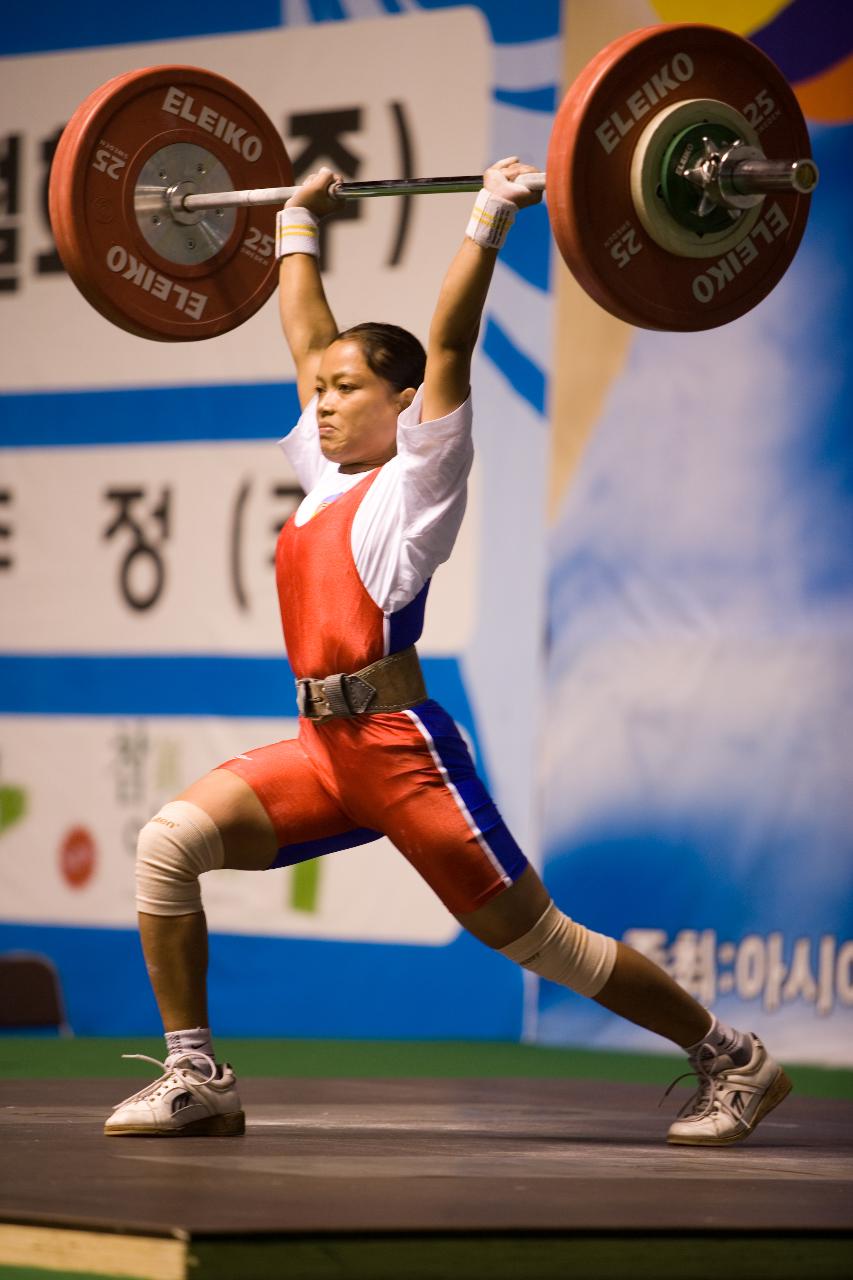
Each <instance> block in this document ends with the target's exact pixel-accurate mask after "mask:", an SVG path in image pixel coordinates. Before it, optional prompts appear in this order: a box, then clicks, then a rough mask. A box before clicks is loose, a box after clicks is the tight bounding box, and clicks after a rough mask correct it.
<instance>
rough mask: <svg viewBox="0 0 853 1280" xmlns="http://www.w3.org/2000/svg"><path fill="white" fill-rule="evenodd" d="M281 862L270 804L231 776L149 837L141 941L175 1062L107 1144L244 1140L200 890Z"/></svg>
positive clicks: (129, 1107) (189, 801) (219, 774)
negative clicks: (220, 1030) (214, 880)
mask: <svg viewBox="0 0 853 1280" xmlns="http://www.w3.org/2000/svg"><path fill="white" fill-rule="evenodd" d="M276 853H277V840H276V837H275V832H274V830H273V825H272V823H271V821H270V819H269V817H268V816H267V813H266V811H265V810H264V808H263V806H262V805H261V802H260V801H259V800H258V798H257V796H256V795H255V793H254V792H253V790H252V789H251V787H250V786H249V785H248V784H247V783H246V782H244V781H243V780H242V778H240V777H238V776H237V775H236V774H234V773H232V772H230V771H229V770H227V769H215V770H213V772H212V773H210V774H208V775H207V776H206V777H205V778H202V779H201V780H200V781H199V782H196V783H194V784H193V785H192V786H191V787H189V788H188V789H187V790H186V791H184V792H183V794H182V795H180V796H179V797H178V798H177V800H173V801H171V802H170V803H169V804H166V805H164V806H163V808H162V809H161V810H160V812H159V813H157V814H155V815H154V817H153V818H152V819H151V821H150V822H147V823H146V824H145V826H144V827H143V828H142V831H141V832H140V835H139V844H138V851H137V904H138V906H139V933H140V938H141V941H142V949H143V953H144V955H145V963H146V966H147V969H148V976H149V979H150V981H151V986H152V988H153V990H154V995H155V998H156V1000H157V1006H158V1008H159V1010H160V1016H161V1018H162V1021H163V1029H164V1031H165V1034H166V1048H167V1053H166V1059H165V1061H164V1062H163V1063H162V1064H159V1063H158V1064H157V1065H161V1066H162V1067H163V1075H162V1076H161V1077H160V1078H159V1079H158V1080H155V1081H154V1083H153V1084H151V1085H149V1086H148V1087H147V1088H145V1089H142V1090H141V1091H140V1092H139V1093H137V1094H134V1095H133V1097H131V1098H128V1099H126V1100H125V1101H124V1102H123V1103H120V1104H119V1105H118V1106H117V1107H116V1108H115V1110H114V1111H113V1114H112V1115H111V1116H110V1117H109V1119H108V1120H107V1122H106V1125H105V1126H104V1131H105V1133H106V1134H107V1135H110V1136H112V1135H117V1134H141V1135H151V1134H157V1135H162V1134H170V1135H176V1136H177V1135H188V1134H194V1135H200V1134H206V1135H217V1136H226V1135H230V1134H238V1133H242V1132H243V1129H244V1127H245V1122H244V1117H243V1110H242V1107H241V1104H240V1099H239V1096H238V1094H237V1089H236V1081H235V1078H234V1073H233V1071H232V1070H231V1068H230V1067H229V1066H228V1065H227V1064H218V1063H217V1062H216V1058H215V1054H214V1049H213V1041H212V1037H211V1033H210V1029H209V1025H208V1023H209V1019H208V1016H207V922H206V920H205V915H204V911H203V909H202V902H201V892H200V889H199V883H198V881H199V876H201V875H203V874H204V873H205V872H206V871H212V870H216V869H218V868H220V867H235V868H239V869H241V870H263V869H265V868H266V867H269V866H270V865H271V864H272V863H273V862H274V860H275V857H276ZM154 1061H155V1063H156V1060H154Z"/></svg>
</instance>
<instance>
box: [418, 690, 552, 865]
mask: <svg viewBox="0 0 853 1280" xmlns="http://www.w3.org/2000/svg"><path fill="white" fill-rule="evenodd" d="M408 714H409V715H410V716H413V717H415V718H416V719H417V720H419V721H420V723H421V724H422V725H423V727H424V728H425V729H426V731H427V733H428V734H429V736H430V738H431V739H432V747H433V750H434V751H435V753H436V755H437V756H438V758H439V760H440V761H441V764H442V766H443V768H444V769H445V770H446V772H447V776H448V779H449V781H450V782H452V783H453V785H454V787H455V788H456V790H457V791H458V793H459V796H460V798H461V800H462V803H463V804H464V805H465V808H466V809H467V810H468V813H469V814H470V815H471V818H472V819H473V821H474V822H475V823H476V825H477V827H478V829H479V831H480V833H481V835H482V837H483V839H484V840H485V842H486V844H487V845H488V846H489V849H490V850H491V851H492V854H493V855H494V857H495V858H496V860H497V861H498V863H499V864H500V866H501V867H502V869H503V871H504V872H505V874H506V875H507V876H508V877H509V879H510V880H517V879H518V877H519V876H520V875H521V873H522V871H523V870H524V869H525V867H526V866H527V858H526V857H525V856H524V854H523V852H522V851H521V849H520V848H519V846H518V845H517V844H516V842H515V839H514V837H513V836H512V833H511V832H510V830H509V828H508V827H507V825H506V823H505V822H504V820H503V818H502V817H501V815H500V813H499V812H498V809H497V806H496V805H495V802H494V800H492V797H491V796H490V795H489V793H488V791H487V790H486V788H485V786H484V784H483V782H482V781H481V780H480V778H479V776H478V775H477V771H476V769H475V768H474V762H473V760H472V759H471V754H470V752H469V751H468V747H467V746H466V744H465V740H464V738H463V737H462V735H461V734H460V732H459V730H458V729H457V728H456V724H455V723H454V721H453V719H452V718H451V717H450V716H449V715H448V714H447V712H446V711H445V710H444V707H441V706H439V704H438V703H437V702H433V701H432V699H430V700H429V701H428V702H423V703H421V704H420V705H419V706H417V707H414V708H413V709H412V710H411V711H410V712H409V713H408Z"/></svg>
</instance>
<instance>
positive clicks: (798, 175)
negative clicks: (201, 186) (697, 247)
mask: <svg viewBox="0 0 853 1280" xmlns="http://www.w3.org/2000/svg"><path fill="white" fill-rule="evenodd" d="M726 157H729V158H730V162H729V165H728V168H727V171H726V175H725V176H726V183H727V186H723V185H722V179H721V189H720V203H723V204H725V203H728V199H729V198H728V195H727V188H728V189H730V190H731V192H732V193H733V194H734V195H736V196H751V195H768V194H769V193H770V192H773V191H796V192H798V193H799V194H800V195H810V194H811V192H812V191H813V190H814V189H815V187H816V186H817V181H818V170H817V165H816V164H815V162H814V161H813V160H811V159H809V160H768V159H767V158H766V157H757V156H756V157H745V158H744V159H740V157H738V156H737V155H736V154H735V155H732V152H731V151H729V152H727V153H726V155H725V156H723V157H721V159H720V170H721V171H722V170H723V169H724V167H725V166H724V161H725V159H726ZM518 182H520V183H521V184H522V185H523V186H525V187H529V188H530V190H531V191H545V190H546V185H545V174H544V173H524V174H521V176H520V177H519V178H518ZM482 185H483V175H482V174H473V175H471V174H469V175H467V176H465V177H455V178H380V179H377V180H376V181H373V182H336V183H334V184H333V185H332V186H331V187H330V188H329V194H330V195H332V196H334V197H335V198H336V199H339V200H364V199H370V198H372V197H374V196H431V195H448V194H452V193H454V192H460V191H461V192H465V191H479V190H480V188H481V186H482ZM298 190H299V187H258V188H255V189H251V188H250V189H249V190H248V191H208V192H201V193H197V194H195V195H192V194H190V195H181V194H180V193H176V192H174V190H173V189H172V188H169V189H166V188H164V190H163V200H164V203H165V204H168V205H170V206H171V207H173V208H174V209H177V210H186V211H188V212H192V211H193V210H195V209H205V210H206V209H217V208H222V209H225V208H246V207H249V206H251V205H280V204H283V203H284V202H285V200H289V199H290V197H291V196H295V195H296V193H297V191H298Z"/></svg>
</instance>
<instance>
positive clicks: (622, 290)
mask: <svg viewBox="0 0 853 1280" xmlns="http://www.w3.org/2000/svg"><path fill="white" fill-rule="evenodd" d="M690 98H713V99H717V100H720V101H723V102H725V103H727V104H729V105H730V106H732V107H734V108H736V110H738V111H739V112H740V113H741V115H743V116H744V117H745V118H746V120H747V121H748V122H749V123H750V124H751V125H752V126H753V127H754V128H755V129H756V130H757V132H758V135H759V138H760V141H761V146H762V148H763V150H764V152H765V154H766V155H767V156H768V158H770V159H779V160H781V159H792V160H793V159H796V158H801V157H807V156H810V155H811V146H810V143H809V136H808V132H807V129H806V125H805V121H804V119H803V115H802V112H801V110H800V107H799V105H798V103H797V100H796V98H795V97H794V93H793V91H792V89H791V88H790V86H789V85H788V83H787V81H786V80H785V78H784V77H783V75H782V73H781V72H780V71H779V69H778V67H777V66H776V65H775V63H773V62H771V60H770V59H769V58H768V57H767V56H766V55H765V54H764V53H762V52H761V50H760V49H758V48H756V46H755V45H753V44H750V42H749V41H747V40H743V39H741V37H740V36H736V35H734V34H733V33H732V32H730V31H724V30H722V29H721V28H718V27H710V26H704V25H700V24H693V23H684V24H681V23H679V24H673V25H669V26H659V27H646V28H643V29H642V30H639V31H632V32H630V33H628V34H627V35H624V36H621V37H620V38H619V39H618V40H614V41H613V43H612V44H609V45H608V46H607V47H606V48H605V49H603V50H602V51H601V53H599V54H598V55H597V56H596V57H595V58H593V60H592V61H591V62H590V63H589V64H588V66H587V67H585V68H584V70H583V71H582V72H581V74H580V75H579V76H578V78H577V80H576V81H575V83H574V84H573V85H572V87H571V89H570V90H569V92H568V94H567V95H566V97H565V99H564V101H563V103H562V105H561V107H560V110H559V112H558V113H557V117H556V120H555V122H554V129H553V132H552V134H551V142H550V146H549V150H548V167H547V191H548V210H549V215H550V218H551V226H552V230H553V232H554V238H555V239H556V241H557V245H558V246H559V249H560V252H561V254H562V256H563V258H564V259H565V261H566V264H567V266H568V267H569V268H570V270H571V271H572V273H573V274H574V276H575V277H576V279H577V280H578V282H579V283H580V284H581V285H582V286H583V288H584V289H585V290H586V291H587V293H589V294H590V295H591V296H592V297H593V298H594V299H595V300H596V302H598V303H600V304H601V306H603V307H605V308H606V309H607V310H608V311H610V312H612V313H613V315H615V316H618V317H619V318H620V319H621V320H627V321H628V322H629V323H630V324H634V325H638V326H640V327H641V328H645V329H672V330H681V331H692V330H699V329H712V328H714V327H715V326H717V325H721V324H727V323H728V322H729V321H730V320H736V319H737V318H738V316H741V315H743V314H744V313H745V312H747V311H749V310H750V308H752V307H754V306H756V305H757V304H758V303H759V302H760V301H761V300H762V299H763V298H765V297H766V296H767V294H768V293H769V292H770V290H771V289H773V288H774V286H775V285H776V284H777V283H778V281H779V280H780V279H781V277H782V276H783V275H784V273H785V271H786V270H787V268H788V266H789V264H790V262H791V259H792V258H793V256H794V254H795V253H796V251H797V248H798V246H799V243H800V240H801V238H802V235H803V231H804V230H805V225H806V219H807V217H808V210H809V197H808V196H801V195H797V194H796V193H787V192H786V193H784V194H782V193H777V194H773V195H769V196H766V197H765V200H764V205H763V208H762V210H761V216H760V218H759V220H758V221H757V223H756V224H755V226H754V227H753V229H752V231H751V232H749V233H748V234H747V236H746V237H745V239H744V241H742V242H741V244H740V245H739V246H738V247H737V248H735V249H730V250H729V251H728V253H725V254H721V255H720V257H719V258H717V257H709V258H688V257H681V256H677V255H676V254H674V253H671V252H669V251H668V250H666V249H663V248H661V246H660V245H658V244H657V243H656V242H655V241H654V240H652V239H651V237H650V236H649V235H648V233H647V232H646V231H645V229H644V228H643V225H642V223H641V222H640V219H639V218H638V216H637V212H636V209H635V207H634V202H633V199H632V196H631V159H632V156H633V152H634V148H635V146H636V144H637V140H638V138H639V137H640V135H641V134H642V133H643V130H644V129H645V127H646V126H647V125H648V124H649V123H650V122H651V121H653V120H654V118H655V117H656V115H658V114H659V113H660V112H662V111H664V110H665V109H666V108H668V107H670V106H672V105H674V104H675V103H677V102H682V101H685V100H687V99H690Z"/></svg>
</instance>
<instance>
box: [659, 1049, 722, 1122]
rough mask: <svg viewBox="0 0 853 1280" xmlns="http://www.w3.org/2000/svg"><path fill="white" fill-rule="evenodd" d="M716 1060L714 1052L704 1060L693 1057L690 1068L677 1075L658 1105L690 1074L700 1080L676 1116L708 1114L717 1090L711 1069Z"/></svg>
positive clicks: (661, 1104)
mask: <svg viewBox="0 0 853 1280" xmlns="http://www.w3.org/2000/svg"><path fill="white" fill-rule="evenodd" d="M714 1060H715V1059H714V1055H713V1054H711V1055H708V1056H707V1057H706V1058H705V1061H704V1062H703V1061H702V1059H701V1058H698V1057H697V1058H691V1059H690V1070H689V1071H682V1073H681V1075H680V1076H676V1077H675V1079H674V1080H673V1082H672V1084H671V1085H670V1086H669V1087H668V1089H667V1090H666V1092H665V1093H664V1095H663V1097H662V1098H661V1100H660V1102H659V1103H658V1106H659V1107H662V1106H663V1104H664V1102H665V1101H666V1099H667V1098H668V1097H669V1095H670V1094H671V1093H672V1091H673V1089H674V1088H675V1086H676V1085H677V1084H679V1083H680V1081H682V1080H687V1079H689V1077H690V1076H695V1077H696V1078H697V1080H698V1082H699V1084H698V1087H697V1089H696V1092H695V1093H693V1094H691V1095H690V1097H689V1098H688V1099H687V1101H686V1102H685V1103H684V1106H683V1107H682V1108H681V1109H680V1111H679V1112H678V1116H677V1117H676V1118H679V1117H681V1116H683V1115H687V1113H688V1112H689V1113H690V1114H691V1115H696V1116H704V1115H707V1114H708V1112H709V1111H710V1110H711V1108H712V1107H713V1105H714V1101H715V1097H716V1092H717V1082H716V1080H715V1078H714V1073H713V1072H712V1071H711V1069H710V1066H711V1063H712V1062H714Z"/></svg>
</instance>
